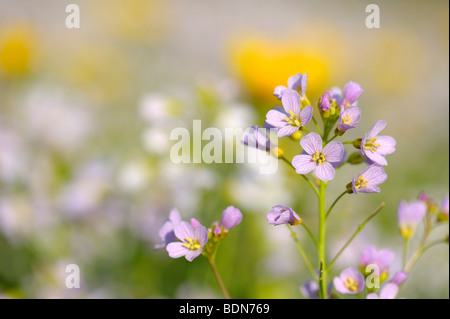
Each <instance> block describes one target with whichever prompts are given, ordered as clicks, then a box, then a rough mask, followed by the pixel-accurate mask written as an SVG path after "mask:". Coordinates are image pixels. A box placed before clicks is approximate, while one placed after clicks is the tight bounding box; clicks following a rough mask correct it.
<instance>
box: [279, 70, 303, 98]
mask: <svg viewBox="0 0 450 319" xmlns="http://www.w3.org/2000/svg"><path fill="white" fill-rule="evenodd" d="M307 78H308V75H307V74H306V73H305V74H301V73H298V74H296V75H293V76H291V77H289V79H288V83H287V84H288V87H285V86H284V85H279V86H277V87H276V88H275V90H274V92H273V95H275V96H276V97H277V98H278V99H280V100H281V97H282V95H283V94H284V90H288V89H291V90H294V91H298V92H299V93H300V95H301V97H303V96H305V93H306V83H307Z"/></svg>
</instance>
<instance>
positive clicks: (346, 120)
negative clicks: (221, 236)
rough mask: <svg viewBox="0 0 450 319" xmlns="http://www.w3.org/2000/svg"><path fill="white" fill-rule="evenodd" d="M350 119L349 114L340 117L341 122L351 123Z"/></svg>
mask: <svg viewBox="0 0 450 319" xmlns="http://www.w3.org/2000/svg"><path fill="white" fill-rule="evenodd" d="M351 123H352V119H351V118H350V114H348V115H347V116H345V117H343V118H342V124H351Z"/></svg>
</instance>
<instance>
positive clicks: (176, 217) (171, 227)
mask: <svg viewBox="0 0 450 319" xmlns="http://www.w3.org/2000/svg"><path fill="white" fill-rule="evenodd" d="M180 223H181V215H180V213H179V212H178V210H177V209H176V208H174V209H172V210H171V211H170V214H169V220H167V221H165V222H164V224H163V226H162V227H161V229H160V230H159V233H158V235H159V237H160V238H161V243H159V244H157V245H155V247H154V249H161V248H164V247H166V246H167V244H168V243H171V242H173V241H175V240H176V236H175V228H176V227H177V226H178V225H179V224H180Z"/></svg>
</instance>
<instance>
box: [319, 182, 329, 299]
mask: <svg viewBox="0 0 450 319" xmlns="http://www.w3.org/2000/svg"><path fill="white" fill-rule="evenodd" d="M326 188H327V183H326V182H323V181H321V182H320V193H319V248H318V249H319V269H320V275H319V288H320V298H321V299H327V297H328V296H327V295H328V294H327V270H326V242H325V240H326V224H325V223H326V215H325V198H326V195H325V194H326Z"/></svg>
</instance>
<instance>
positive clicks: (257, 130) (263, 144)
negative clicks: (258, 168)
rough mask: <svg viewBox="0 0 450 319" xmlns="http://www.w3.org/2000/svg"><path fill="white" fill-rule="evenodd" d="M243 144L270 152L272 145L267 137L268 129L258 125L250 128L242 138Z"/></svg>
mask: <svg viewBox="0 0 450 319" xmlns="http://www.w3.org/2000/svg"><path fill="white" fill-rule="evenodd" d="M241 143H242V144H244V145H246V146H249V147H253V148H256V149H259V150H263V151H267V152H269V151H270V149H271V147H272V144H271V142H270V139H269V137H268V136H267V135H266V129H265V128H261V127H259V126H258V125H254V126H250V128H249V129H248V131H247V132H245V133H244V135H243V136H242V140H241Z"/></svg>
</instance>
